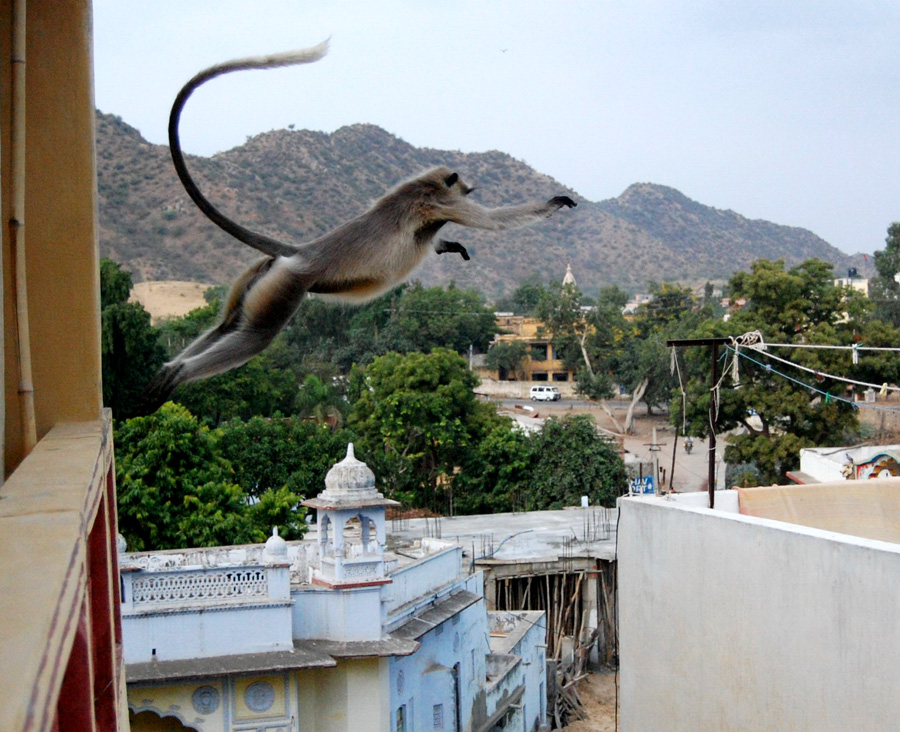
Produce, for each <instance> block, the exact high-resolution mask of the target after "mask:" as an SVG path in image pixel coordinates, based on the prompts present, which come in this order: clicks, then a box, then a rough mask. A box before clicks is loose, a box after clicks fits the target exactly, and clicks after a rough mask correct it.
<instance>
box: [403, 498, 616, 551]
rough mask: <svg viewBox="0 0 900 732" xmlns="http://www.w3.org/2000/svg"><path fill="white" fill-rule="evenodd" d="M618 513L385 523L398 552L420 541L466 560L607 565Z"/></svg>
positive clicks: (593, 510) (596, 509)
mask: <svg viewBox="0 0 900 732" xmlns="http://www.w3.org/2000/svg"><path fill="white" fill-rule="evenodd" d="M616 517H617V509H614V508H607V509H604V508H602V507H601V506H589V507H588V508H581V507H578V508H566V509H562V510H560V511H529V512H527V513H524V512H523V513H493V514H480V515H476V516H451V517H446V516H444V517H440V518H428V519H403V520H393V521H388V523H387V534H388V546H389V547H390V548H391V549H394V550H398V549H400V550H402V545H403V544H404V543H408V542H413V541H415V540H417V539H421V538H423V537H435V538H439V539H443V540H444V541H456V542H458V543H459V544H460V545H461V546H462V548H463V553H464V555H465V556H466V557H468V558H469V560H470V561H471V560H472V558H473V557H474V559H475V561H477V562H490V561H496V562H499V563H515V562H519V561H531V562H533V561H555V560H557V559H560V558H566V557H573V558H575V557H592V558H597V559H604V560H607V561H610V560H613V559H615V556H616V545H615V542H616Z"/></svg>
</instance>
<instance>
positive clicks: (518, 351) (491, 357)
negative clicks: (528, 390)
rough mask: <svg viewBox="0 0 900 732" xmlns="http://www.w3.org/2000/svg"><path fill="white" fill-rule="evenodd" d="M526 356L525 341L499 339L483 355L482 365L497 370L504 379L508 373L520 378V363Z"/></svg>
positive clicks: (526, 347)
mask: <svg viewBox="0 0 900 732" xmlns="http://www.w3.org/2000/svg"><path fill="white" fill-rule="evenodd" d="M527 356H528V346H527V345H526V343H525V341H499V342H497V343H495V344H494V345H493V346H491V348H490V350H489V351H488V352H487V354H486V355H485V357H484V365H485V367H487V368H488V369H490V370H491V371H497V372H499V374H500V378H501V379H505V378H506V377H507V375H508V374H514V375H515V376H516V378H521V376H522V364H523V363H524V362H525V358H526V357H527Z"/></svg>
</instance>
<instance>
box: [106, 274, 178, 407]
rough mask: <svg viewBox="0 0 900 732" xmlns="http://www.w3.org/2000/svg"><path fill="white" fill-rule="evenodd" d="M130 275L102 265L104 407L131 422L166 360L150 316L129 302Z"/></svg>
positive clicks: (140, 307) (139, 305) (137, 305)
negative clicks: (152, 380)
mask: <svg viewBox="0 0 900 732" xmlns="http://www.w3.org/2000/svg"><path fill="white" fill-rule="evenodd" d="M130 293H131V274H130V273H128V272H126V271H124V270H122V269H121V268H120V267H119V265H117V264H116V263H115V262H112V261H111V260H109V259H103V260H102V261H101V263H100V302H101V306H102V310H101V314H100V358H101V368H102V373H103V404H104V406H106V407H109V408H110V409H111V410H112V413H113V416H114V417H115V418H116V419H128V418H129V417H131V416H132V415H134V414H135V412H136V411H137V409H138V408H139V406H140V396H141V392H142V391H143V389H144V385H145V384H146V383H147V381H149V380H150V378H151V377H152V376H153V374H154V373H155V372H156V370H157V369H158V368H159V366H160V365H161V364H162V362H163V360H164V352H163V349H162V347H161V346H160V345H159V342H158V339H157V333H156V330H155V329H154V328H153V326H152V325H151V323H150V314H149V313H148V312H147V311H146V310H144V307H143V306H142V305H141V304H140V303H134V302H128V297H129V295H130Z"/></svg>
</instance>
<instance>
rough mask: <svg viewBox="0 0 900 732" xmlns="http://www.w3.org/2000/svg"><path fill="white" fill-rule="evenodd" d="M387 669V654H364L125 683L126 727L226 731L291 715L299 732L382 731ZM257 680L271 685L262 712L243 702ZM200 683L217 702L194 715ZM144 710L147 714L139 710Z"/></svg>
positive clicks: (158, 731) (386, 717)
mask: <svg viewBox="0 0 900 732" xmlns="http://www.w3.org/2000/svg"><path fill="white" fill-rule="evenodd" d="M388 674H389V669H388V660H387V659H378V658H368V659H360V660H350V661H341V662H340V663H339V664H338V665H337V666H336V667H334V668H326V669H311V670H307V671H294V672H287V673H284V674H260V675H251V676H235V677H217V678H210V679H197V680H192V681H185V682H176V683H172V684H143V685H138V684H131V685H129V687H128V706H129V708H130V710H131V720H132V732H169V730H170V729H180V727H178V726H177V724H180V723H181V722H183V723H185V724H186V725H187V726H188V727H190V728H191V729H195V730H198V732H232V730H234V729H235V728H241V729H245V728H253V727H254V725H255V726H263V725H266V724H267V723H268V724H271V725H275V726H277V725H278V724H281V723H283V720H288V721H289V720H291V718H294V719H295V720H296V725H297V726H296V729H297V730H298V731H299V732H383V731H384V730H388V729H390V679H389V676H388ZM260 681H263V682H266V683H268V684H270V685H271V687H272V688H273V690H274V691H275V698H274V701H273V703H272V706H271V707H270V708H269V709H267V710H266V711H265V712H254V711H253V710H252V709H251V708H250V707H248V705H247V703H246V692H247V689H248V688H249V687H250V686H251V685H252V684H254V683H257V682H260ZM202 686H212V687H213V688H215V689H216V690H217V692H218V693H219V705H218V707H217V709H216V710H215V711H214V712H213V713H211V714H209V715H201V714H198V713H197V711H196V710H195V708H194V706H193V702H192V697H193V694H194V692H195V691H196V690H197V689H198V688H199V687H202ZM148 711H149V712H152V714H143V712H148ZM167 720H168V721H167ZM178 720H180V721H178Z"/></svg>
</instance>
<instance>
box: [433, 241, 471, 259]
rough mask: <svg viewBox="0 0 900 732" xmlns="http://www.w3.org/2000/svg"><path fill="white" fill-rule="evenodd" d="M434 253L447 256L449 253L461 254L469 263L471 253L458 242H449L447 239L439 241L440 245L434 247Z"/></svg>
mask: <svg viewBox="0 0 900 732" xmlns="http://www.w3.org/2000/svg"><path fill="white" fill-rule="evenodd" d="M434 251H436V252H437V253H438V254H447V252H455V253H457V254H459V256H461V257H462V258H463V259H465V260H466V261H467V262H468V261H469V259H470V257H469V253H468V252H467V251H466V248H465V247H464V246H463V245H462V244H460V243H459V242H458V241H447V240H446V239H438V243H437V244H436V245H435V247H434Z"/></svg>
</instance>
